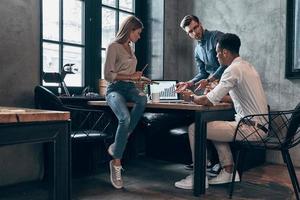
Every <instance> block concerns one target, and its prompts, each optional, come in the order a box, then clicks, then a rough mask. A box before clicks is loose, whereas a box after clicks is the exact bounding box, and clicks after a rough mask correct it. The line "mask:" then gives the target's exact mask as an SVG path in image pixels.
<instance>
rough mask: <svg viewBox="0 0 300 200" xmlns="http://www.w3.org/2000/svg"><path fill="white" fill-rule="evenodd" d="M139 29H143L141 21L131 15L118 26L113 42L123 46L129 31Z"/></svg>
mask: <svg viewBox="0 0 300 200" xmlns="http://www.w3.org/2000/svg"><path fill="white" fill-rule="evenodd" d="M139 28H141V29H143V28H144V26H143V23H142V22H141V20H139V19H138V18H137V17H135V16H132V15H131V16H129V17H127V18H126V19H125V20H124V21H123V22H122V24H121V26H120V29H119V31H118V33H117V35H116V38H115V42H118V43H120V44H124V43H125V42H126V41H127V40H128V38H129V35H130V33H131V31H135V30H137V29H139Z"/></svg>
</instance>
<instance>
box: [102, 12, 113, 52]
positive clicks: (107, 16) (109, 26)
mask: <svg viewBox="0 0 300 200" xmlns="http://www.w3.org/2000/svg"><path fill="white" fill-rule="evenodd" d="M115 35H116V11H114V10H111V9H106V8H102V45H101V46H102V47H103V48H106V47H107V45H108V44H109V43H110V42H111V41H112V39H113V38H114V37H115Z"/></svg>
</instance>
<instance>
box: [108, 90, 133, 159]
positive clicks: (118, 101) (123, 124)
mask: <svg viewBox="0 0 300 200" xmlns="http://www.w3.org/2000/svg"><path fill="white" fill-rule="evenodd" d="M106 101H107V103H108V105H109V106H110V108H111V109H112V111H113V112H114V114H115V115H116V117H117V119H118V128H117V131H116V135H115V141H114V143H113V144H112V149H111V151H112V153H113V155H112V156H113V157H114V158H115V159H121V158H122V156H123V152H124V150H125V147H126V144H127V138H128V131H129V125H130V114H129V110H128V108H127V105H126V100H125V98H124V97H123V96H122V95H121V94H119V93H118V92H111V93H109V94H108V95H107V96H106Z"/></svg>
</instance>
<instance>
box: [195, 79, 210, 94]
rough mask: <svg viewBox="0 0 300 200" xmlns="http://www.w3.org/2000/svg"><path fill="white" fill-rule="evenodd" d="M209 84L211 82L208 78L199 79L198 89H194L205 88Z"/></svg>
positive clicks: (196, 84)
mask: <svg viewBox="0 0 300 200" xmlns="http://www.w3.org/2000/svg"><path fill="white" fill-rule="evenodd" d="M208 84H209V82H208V80H207V79H202V80H200V81H198V82H197V83H195V86H196V89H195V90H194V91H195V92H196V91H197V90H201V89H204V88H206V86H207V85H208Z"/></svg>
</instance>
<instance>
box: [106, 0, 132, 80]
mask: <svg viewBox="0 0 300 200" xmlns="http://www.w3.org/2000/svg"><path fill="white" fill-rule="evenodd" d="M101 9H102V10H101V12H102V16H101V18H102V22H101V24H102V26H101V41H102V43H101V58H102V59H101V60H102V67H101V69H102V70H101V78H104V77H103V75H104V72H103V70H104V61H105V56H106V47H107V45H108V44H109V43H110V42H111V41H112V39H113V38H114V37H115V35H116V33H117V31H118V30H119V27H120V24H121V23H122V21H123V20H124V19H125V18H126V17H127V16H129V15H134V10H135V6H134V1H133V0H102V7H101Z"/></svg>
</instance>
